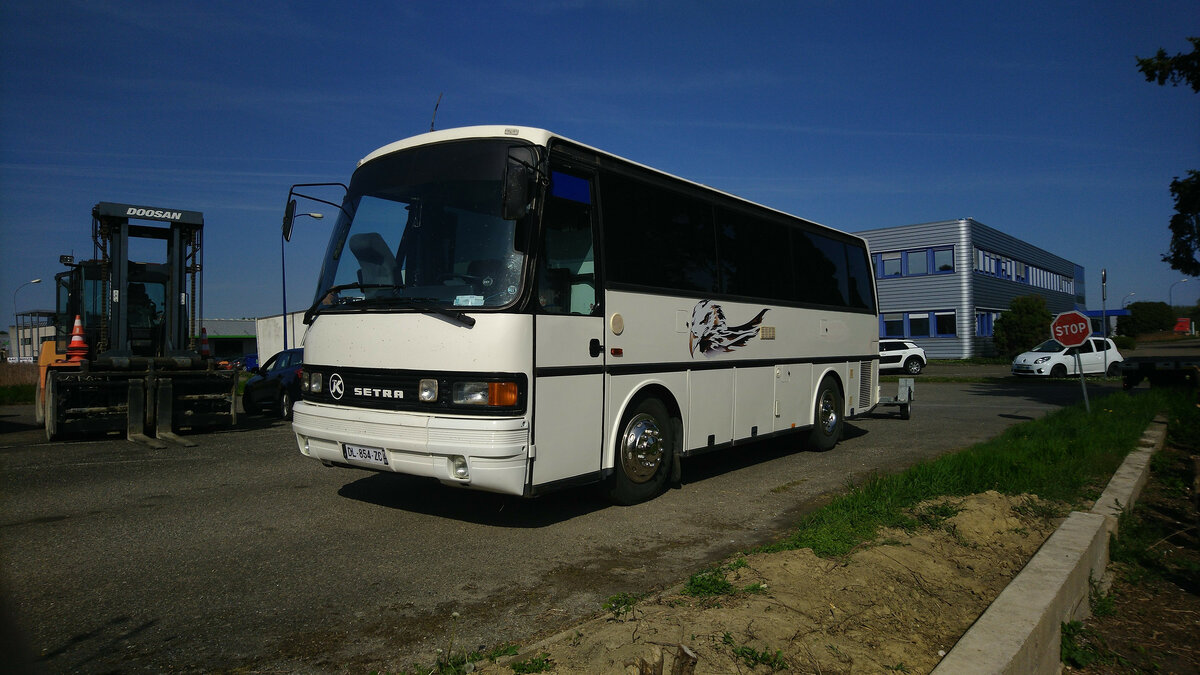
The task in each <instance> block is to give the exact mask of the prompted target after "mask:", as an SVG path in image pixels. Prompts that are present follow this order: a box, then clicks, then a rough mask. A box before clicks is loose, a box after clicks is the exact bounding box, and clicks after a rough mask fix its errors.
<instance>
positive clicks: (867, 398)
mask: <svg viewBox="0 0 1200 675" xmlns="http://www.w3.org/2000/svg"><path fill="white" fill-rule="evenodd" d="M871 363H873V362H872V361H861V362H859V364H858V400H859V402H860V405H862V406H863V407H864V408H866V407H868V406H870V405H871Z"/></svg>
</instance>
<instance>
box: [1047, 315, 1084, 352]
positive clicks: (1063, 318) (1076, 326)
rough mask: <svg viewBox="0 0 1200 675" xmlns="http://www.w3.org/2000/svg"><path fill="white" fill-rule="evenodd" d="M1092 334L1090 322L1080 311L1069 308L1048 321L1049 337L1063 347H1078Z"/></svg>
mask: <svg viewBox="0 0 1200 675" xmlns="http://www.w3.org/2000/svg"><path fill="white" fill-rule="evenodd" d="M1091 335H1092V322H1091V321H1090V320H1089V319H1088V318H1087V317H1086V316H1084V315H1083V313H1082V312H1077V311H1075V310H1071V311H1069V312H1063V313H1062V314H1059V315H1058V316H1056V317H1054V320H1053V321H1051V322H1050V337H1052V338H1054V339H1055V340H1058V342H1059V344H1061V345H1062V346H1064V347H1078V346H1079V345H1081V344H1083V341H1084V340H1086V339H1088V338H1089V337H1090V336H1091Z"/></svg>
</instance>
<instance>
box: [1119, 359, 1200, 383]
mask: <svg viewBox="0 0 1200 675" xmlns="http://www.w3.org/2000/svg"><path fill="white" fill-rule="evenodd" d="M1142 380H1149V381H1150V386H1152V387H1156V386H1161V385H1169V384H1190V385H1191V386H1193V387H1195V386H1198V385H1200V356H1197V355H1195V354H1186V355H1181V356H1137V357H1134V358H1129V359H1125V360H1124V361H1122V362H1121V387H1122V388H1123V389H1126V390H1128V389H1133V388H1134V387H1136V386H1138V385H1139V384H1141V382H1142Z"/></svg>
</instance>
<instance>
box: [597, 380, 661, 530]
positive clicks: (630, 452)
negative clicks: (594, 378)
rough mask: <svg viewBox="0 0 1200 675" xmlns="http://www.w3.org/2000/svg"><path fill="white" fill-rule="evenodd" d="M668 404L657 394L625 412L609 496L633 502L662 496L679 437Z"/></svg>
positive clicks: (618, 501) (615, 500) (614, 499)
mask: <svg viewBox="0 0 1200 675" xmlns="http://www.w3.org/2000/svg"><path fill="white" fill-rule="evenodd" d="M672 429H673V427H672V425H671V417H670V415H669V413H668V412H667V406H665V405H664V404H663V402H662V401H660V400H658V399H656V398H647V399H644V400H642V401H641V402H640V403H638V404H637V405H636V406H634V407H633V408H632V409H631V410H629V411H628V412H626V413H625V418H624V419H623V420H621V436H620V437H619V438H618V439H617V457H616V467H615V468H616V471H615V475H614V476H613V478H612V487H611V489H610V490H609V493H608V496H609V498H610V499H612V501H614V502H616V503H617V504H622V505H626V506H628V505H630V504H637V503H639V502H644V501H646V500H648V499H653V498H654V497H656V496H658V495H659V494H660V493H661V492H662V491H663V490H664V489H665V488H666V485H667V478H668V477H669V476H670V474H671V467H672V462H673V461H674V447H675V438H674V432H673V431H672Z"/></svg>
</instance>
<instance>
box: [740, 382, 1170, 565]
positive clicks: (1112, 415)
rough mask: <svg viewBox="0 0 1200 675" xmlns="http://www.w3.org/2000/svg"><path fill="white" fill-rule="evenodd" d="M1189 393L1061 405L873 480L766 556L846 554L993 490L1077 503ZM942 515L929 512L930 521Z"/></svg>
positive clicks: (769, 548)
mask: <svg viewBox="0 0 1200 675" xmlns="http://www.w3.org/2000/svg"><path fill="white" fill-rule="evenodd" d="M1182 398H1186V396H1185V395H1184V394H1182V393H1180V392H1176V391H1173V390H1164V389H1151V390H1149V391H1139V392H1137V395H1136V396H1132V395H1130V394H1129V393H1126V392H1118V393H1114V394H1111V395H1109V396H1106V397H1104V398H1101V399H1098V400H1096V401H1095V402H1093V404H1092V408H1093V410H1094V411H1095V412H1093V413H1092V414H1090V415H1089V414H1088V413H1087V412H1086V411H1084V409H1083V407H1082V406H1072V407H1070V408H1063V409H1061V410H1058V411H1056V412H1054V413H1052V414H1050V415H1047V416H1046V417H1044V418H1042V419H1039V420H1034V421H1031V422H1025V423H1022V424H1018V425H1016V426H1013V427H1010V428H1009V429H1008V430H1006V431H1005V432H1004V433H1003V434H1001V435H1000V436H998V437H996V438H994V439H991V440H989V441H985V442H983V443H979V444H977V445H974V446H971V447H969V448H967V449H965V450H962V451H960V452H957V453H955V454H952V455H946V456H944V457H941V458H938V459H936V460H931V461H927V462H922V463H920V464H917V465H914V466H912V467H910V468H909V469H907V470H906V471H904V472H902V473H899V474H895V475H890V476H875V477H873V478H871V479H869V480H867V481H866V482H865V483H863V484H862V485H858V486H854V487H852V488H850V491H849V493H848V494H846V495H843V496H842V497H839V498H837V499H835V500H834V501H833V502H831V503H830V504H829V505H828V506H826V507H825V508H823V509H820V510H818V511H815V512H813V513H811V514H809V515H808V516H807V517H805V518H804V519H803V520H802V521H801V522H800V524H799V525H798V526H797V528H796V530H795V531H794V532H793V533H792V534H791V535H790V536H788V537H787V538H785V539H784V540H782V541H780V542H778V543H775V544H770V545H767V546H764V547H762V548H761V549H759V550H761V551H780V550H793V549H801V548H811V549H812V550H813V552H814V553H816V554H817V555H819V556H823V557H829V556H839V555H845V554H846V553H848V552H850V551H851V550H852V549H853V548H855V547H856V546H858V545H859V544H861V543H863V542H865V541H869V540H871V539H873V538H874V537H875V535H876V533H877V532H878V531H879V529H880V528H881V527H898V528H905V529H907V528H911V527H912V526H913V520H914V519H913V517H912V516H909V515H906V514H905V510H906V509H910V508H911V507H913V506H914V505H916V504H917V503H919V502H922V501H925V500H927V499H932V498H934V497H941V496H965V495H971V494H976V493H980V492H986V491H988V490H996V491H998V492H1001V493H1003V494H1009V495H1019V494H1033V495H1037V496H1038V497H1040V498H1042V499H1045V500H1050V501H1057V502H1066V503H1069V504H1074V503H1078V502H1079V501H1080V500H1081V499H1082V498H1083V497H1084V496H1085V495H1087V494H1088V493H1089V491H1094V488H1095V486H1096V485H1098V484H1102V483H1103V482H1104V481H1106V480H1107V479H1108V478H1109V477H1110V476H1111V475H1112V473H1113V471H1115V470H1116V468H1117V467H1118V466H1119V465H1120V463H1121V461H1122V460H1123V459H1124V458H1125V455H1126V454H1128V452H1129V451H1130V450H1131V449H1132V448H1134V447H1135V446H1136V445H1137V442H1138V439H1139V438H1140V437H1141V434H1142V432H1143V431H1144V430H1145V428H1146V425H1147V424H1149V422H1150V420H1151V419H1153V417H1154V415H1155V414H1156V413H1157V412H1159V411H1161V410H1163V409H1166V408H1168V407H1170V406H1169V403H1170V402H1171V401H1172V400H1174V399H1182ZM940 515H941V514H939V513H938V512H936V511H935V512H932V513H927V514H926V518H927V519H928V520H936V519H937V518H938V517H940Z"/></svg>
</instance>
